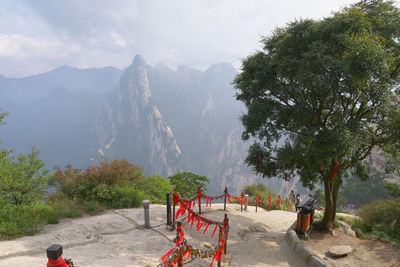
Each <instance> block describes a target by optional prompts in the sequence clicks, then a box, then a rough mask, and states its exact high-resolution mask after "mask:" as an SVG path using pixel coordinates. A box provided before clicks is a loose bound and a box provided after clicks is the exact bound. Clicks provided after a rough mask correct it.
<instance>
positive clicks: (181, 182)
mask: <svg viewBox="0 0 400 267" xmlns="http://www.w3.org/2000/svg"><path fill="white" fill-rule="evenodd" d="M168 180H169V181H170V183H171V184H172V185H175V189H176V191H177V192H178V193H179V194H181V195H182V196H183V197H184V198H191V197H192V196H194V195H195V194H197V189H198V188H199V187H200V188H201V190H207V185H208V184H209V183H210V180H209V179H208V178H207V177H206V176H201V175H197V174H194V173H191V172H178V173H176V174H174V175H172V176H169V177H168Z"/></svg>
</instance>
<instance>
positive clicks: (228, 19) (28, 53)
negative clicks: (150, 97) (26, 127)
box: [0, 0, 356, 77]
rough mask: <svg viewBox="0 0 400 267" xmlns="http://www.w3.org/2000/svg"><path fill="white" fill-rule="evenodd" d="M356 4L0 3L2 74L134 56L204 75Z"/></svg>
mask: <svg viewBox="0 0 400 267" xmlns="http://www.w3.org/2000/svg"><path fill="white" fill-rule="evenodd" d="M355 2H356V1H354V0H168V1H167V0H129V1H128V0H127V1H125V0H30V1H29V0H19V1H15V0H2V1H1V2H0V75H3V76H6V77H24V76H30V75H35V74H38V73H42V72H46V71H49V70H52V69H54V68H56V67H59V66H62V65H69V66H72V67H77V68H90V67H104V66H114V67H117V68H120V69H122V68H124V67H127V66H129V65H130V64H131V62H132V60H133V58H134V56H135V55H136V54H140V55H142V56H143V57H144V58H145V60H146V62H147V63H149V64H151V65H155V64H158V63H160V62H162V63H163V64H165V65H166V66H168V67H170V68H172V69H175V68H176V67H177V66H179V65H187V66H190V67H194V68H198V69H201V70H204V69H206V68H207V67H208V66H210V65H211V64H215V63H221V62H230V63H232V64H233V65H234V67H235V68H237V69H238V70H239V69H240V66H241V60H242V59H243V58H245V57H246V56H248V55H250V54H251V53H253V52H255V51H256V50H259V49H260V48H261V45H260V39H261V37H263V36H268V35H270V34H271V33H272V32H273V30H274V29H275V28H276V27H283V26H285V25H286V24H287V23H289V22H291V21H294V20H296V19H305V18H312V19H321V18H324V17H327V16H330V14H331V12H332V11H339V10H340V9H341V8H343V7H345V6H348V5H349V4H351V3H355Z"/></svg>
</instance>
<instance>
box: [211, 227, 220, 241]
mask: <svg viewBox="0 0 400 267" xmlns="http://www.w3.org/2000/svg"><path fill="white" fill-rule="evenodd" d="M217 227H218V224H216V225H215V228H214V232H213V233H212V235H211V238H213V236H214V234H215V231H216V230H217Z"/></svg>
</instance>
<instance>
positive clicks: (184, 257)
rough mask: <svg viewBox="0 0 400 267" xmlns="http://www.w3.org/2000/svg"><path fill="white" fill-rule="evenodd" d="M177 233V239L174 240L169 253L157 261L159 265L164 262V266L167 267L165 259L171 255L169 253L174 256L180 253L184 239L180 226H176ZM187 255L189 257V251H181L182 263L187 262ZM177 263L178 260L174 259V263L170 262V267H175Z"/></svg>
mask: <svg viewBox="0 0 400 267" xmlns="http://www.w3.org/2000/svg"><path fill="white" fill-rule="evenodd" d="M177 232H178V236H179V239H177V240H176V244H175V247H173V248H172V249H171V250H170V251H168V252H167V253H165V255H164V256H162V257H161V258H160V260H159V262H160V263H161V262H164V265H165V266H167V258H168V256H169V255H171V253H173V254H175V253H178V252H180V250H181V246H182V244H183V241H184V237H185V232H184V231H183V228H182V225H178V226H177ZM185 243H186V242H185ZM189 255H190V249H188V250H186V251H183V254H182V262H184V261H185V260H187V259H188V258H189ZM177 262H178V258H176V259H175V262H171V264H172V266H175V265H176V264H177Z"/></svg>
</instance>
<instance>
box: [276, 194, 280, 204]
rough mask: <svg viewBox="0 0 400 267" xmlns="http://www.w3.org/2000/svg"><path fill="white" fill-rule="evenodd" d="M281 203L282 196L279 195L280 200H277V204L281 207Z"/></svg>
mask: <svg viewBox="0 0 400 267" xmlns="http://www.w3.org/2000/svg"><path fill="white" fill-rule="evenodd" d="M280 204H281V196H280V195H278V201H277V202H276V205H277V206H278V207H279V205H280Z"/></svg>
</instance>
